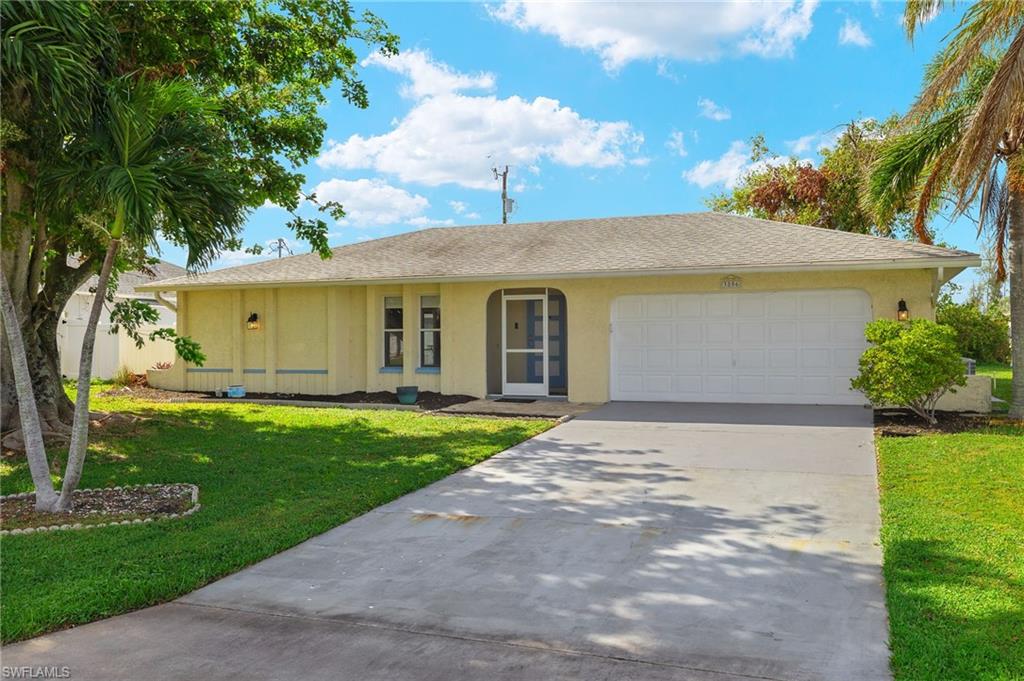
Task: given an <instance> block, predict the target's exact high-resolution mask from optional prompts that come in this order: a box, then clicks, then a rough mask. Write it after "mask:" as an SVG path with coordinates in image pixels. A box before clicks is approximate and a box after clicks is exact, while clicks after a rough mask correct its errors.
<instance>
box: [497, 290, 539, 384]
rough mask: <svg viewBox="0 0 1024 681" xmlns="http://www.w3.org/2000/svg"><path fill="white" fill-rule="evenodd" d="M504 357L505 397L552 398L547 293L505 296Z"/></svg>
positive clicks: (503, 321) (502, 350)
mask: <svg viewBox="0 0 1024 681" xmlns="http://www.w3.org/2000/svg"><path fill="white" fill-rule="evenodd" d="M501 354H502V363H501V382H502V392H503V393H504V394H506V395H547V394H548V296H547V294H546V293H524V294H509V295H503V296H502V304H501Z"/></svg>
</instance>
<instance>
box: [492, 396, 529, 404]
mask: <svg viewBox="0 0 1024 681" xmlns="http://www.w3.org/2000/svg"><path fill="white" fill-rule="evenodd" d="M494 401H495V402H514V403H515V404H533V403H534V402H536V401H537V400H529V399H524V398H522V397H501V398H499V399H496V400H494Z"/></svg>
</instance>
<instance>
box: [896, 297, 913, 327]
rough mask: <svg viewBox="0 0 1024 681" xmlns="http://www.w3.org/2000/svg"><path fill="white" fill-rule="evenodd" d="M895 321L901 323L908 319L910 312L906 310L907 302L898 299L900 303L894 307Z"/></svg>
mask: <svg viewBox="0 0 1024 681" xmlns="http://www.w3.org/2000/svg"><path fill="white" fill-rule="evenodd" d="M896 319H898V320H900V321H901V322H905V321H907V320H908V319H910V310H908V309H907V301H905V300H903V299H902V298H900V302H899V303H897V305H896Z"/></svg>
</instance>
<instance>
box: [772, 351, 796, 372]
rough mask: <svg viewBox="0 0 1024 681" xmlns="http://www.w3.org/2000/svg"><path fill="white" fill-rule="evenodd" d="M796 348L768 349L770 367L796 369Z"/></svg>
mask: <svg viewBox="0 0 1024 681" xmlns="http://www.w3.org/2000/svg"><path fill="white" fill-rule="evenodd" d="M796 357H797V350H796V348H784V349H781V350H769V351H768V368H769V369H796Z"/></svg>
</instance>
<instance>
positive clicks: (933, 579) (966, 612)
mask: <svg viewBox="0 0 1024 681" xmlns="http://www.w3.org/2000/svg"><path fill="white" fill-rule="evenodd" d="M878 455H879V480H880V486H881V502H882V545H883V548H884V552H885V564H884V572H885V579H886V600H887V603H888V608H889V622H890V630H891V647H892V666H893V670H894V672H895V675H896V679H897V681H900V680H904V679H905V680H908V681H909V680H910V679H913V680H914V681H919V680H934V681H955V680H959V679H964V680H965V681H966V680H967V679H971V680H975V679H977V680H995V679H999V680H1005V681H1009V680H1010V679H1024V549H1022V547H1024V428H1019V427H1011V426H1002V427H993V428H991V429H987V430H982V431H976V432H969V433H960V434H956V435H928V436H918V437H909V438H881V439H879V441H878Z"/></svg>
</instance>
